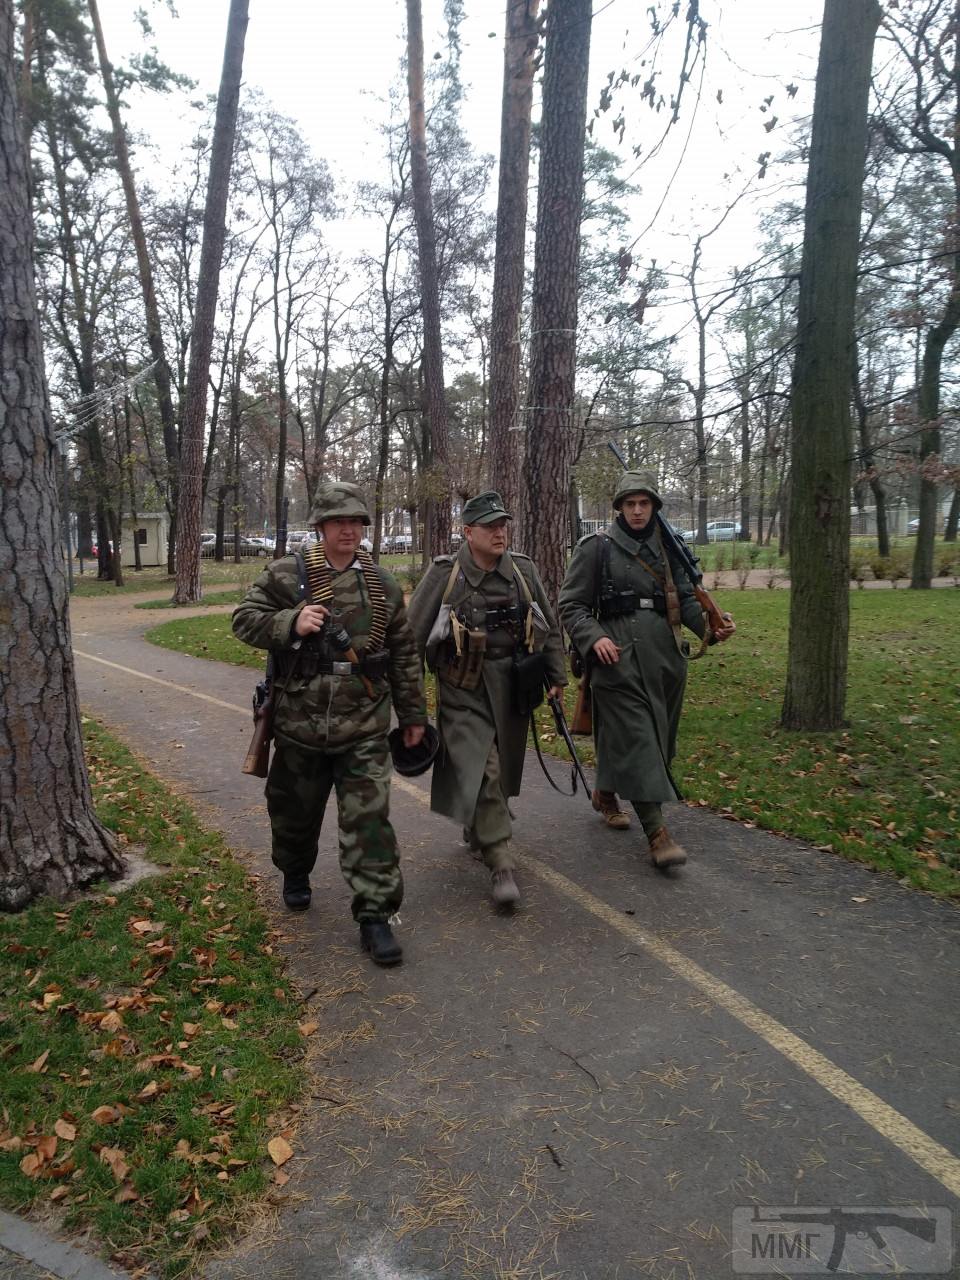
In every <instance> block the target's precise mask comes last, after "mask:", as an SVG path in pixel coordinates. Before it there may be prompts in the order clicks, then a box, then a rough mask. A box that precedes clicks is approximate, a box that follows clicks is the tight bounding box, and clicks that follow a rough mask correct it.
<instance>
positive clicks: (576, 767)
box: [530, 678, 590, 800]
mask: <svg viewBox="0 0 960 1280" xmlns="http://www.w3.org/2000/svg"><path fill="white" fill-rule="evenodd" d="M544 688H545V689H549V688H550V686H549V684H548V683H547V681H546V678H544ZM547 703H548V705H549V707H550V710H551V711H552V712H553V723H554V724H555V725H556V726H557V733H559V735H560V737H561V738H562V739H563V741H564V742H565V743H566V747H567V750H568V751H569V752H570V790H569V792H567V791H564V790H563V789H562V788H561V787H558V786H557V784H556V783H555V782H554V780H553V778H551V777H550V771H549V770H548V769H547V763H546V761H545V760H544V758H543V752H542V751H541V750H540V739H539V738H538V737H537V721H536V718H535V717H534V714H533V712H532V711H531V712H530V730H531V732H532V733H533V745H534V747H535V748H536V751H537V759H538V760H539V761H540V768H541V769H542V770H543V776H544V777H545V778H546V780H547V781H548V782H549V783H550V785H551V787H553V789H554V791H559V792H560V794H561V795H563V796H565V795H571V796H575V795H576V794H577V778H578V777H579V779H580V781H581V782H582V783H583V791H584V794H585V795H586V797H587V799H588V800H589V799H590V783H589V782H587V777H586V774H585V773H584V772H583V765H582V764H581V763H580V757H579V756H578V755H577V748H576V747H575V746H574V742H573V739H572V738H571V737H570V730H569V729H568V728H567V717H566V716H565V715H564V713H563V703H562V702H561V701H560V699H559V698H547Z"/></svg>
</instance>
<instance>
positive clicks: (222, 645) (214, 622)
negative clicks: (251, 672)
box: [144, 614, 267, 671]
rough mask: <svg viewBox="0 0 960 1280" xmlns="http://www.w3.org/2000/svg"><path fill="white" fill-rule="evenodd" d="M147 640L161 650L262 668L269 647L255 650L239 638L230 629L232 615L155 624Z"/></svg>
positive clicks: (182, 619) (238, 665) (147, 634)
mask: <svg viewBox="0 0 960 1280" xmlns="http://www.w3.org/2000/svg"><path fill="white" fill-rule="evenodd" d="M144 639H145V640H149V641H150V643H151V644H156V645H159V646H160V648H161V649H174V650H176V651H177V652H178V653H189V654H190V655H191V656H192V657H194V658H212V659H213V660H214V661H216V662H231V663H233V665H234V666H237V667H253V668H254V669H255V670H258V671H262V670H263V667H264V664H265V662H266V659H267V655H266V652H265V650H263V649H251V648H250V646H249V645H247V644H243V643H242V642H241V641H240V640H237V639H236V637H235V636H234V634H233V632H232V631H231V630H230V618H229V615H225V614H216V615H214V616H213V617H206V618H205V617H203V616H202V615H201V616H200V617H198V618H174V619H173V621H172V622H163V623H161V624H160V626H159V627H152V628H151V630H149V631H148V632H147V633H146V635H145V636H144Z"/></svg>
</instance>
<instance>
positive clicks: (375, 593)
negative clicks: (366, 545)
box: [303, 542, 387, 653]
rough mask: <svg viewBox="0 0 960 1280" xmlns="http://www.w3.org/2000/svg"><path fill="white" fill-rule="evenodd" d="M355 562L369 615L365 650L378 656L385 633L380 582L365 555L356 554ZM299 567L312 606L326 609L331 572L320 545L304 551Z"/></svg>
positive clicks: (331, 597)
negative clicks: (364, 589)
mask: <svg viewBox="0 0 960 1280" xmlns="http://www.w3.org/2000/svg"><path fill="white" fill-rule="evenodd" d="M357 560H358V561H359V564H360V572H361V573H362V575H363V581H364V583H365V584H366V588H367V595H368V596H369V597H370V607H371V610H372V613H373V617H372V620H371V623H370V632H369V635H368V638H367V646H366V648H367V652H368V653H378V652H379V651H380V650H381V649H382V648H383V641H384V636H385V635H386V630H387V599H386V596H385V594H384V590H383V581H382V580H381V578H380V574H379V573H378V572H377V566H376V565H375V564H374V563H373V560H372V559H371V557H370V553H369V552H368V551H364V550H362V549H361V550H359V551H358V552H357ZM303 564H304V569H305V570H306V575H307V583H308V585H309V588H310V597H311V599H312V601H313V603H314V604H322V605H326V604H327V603H328V602H329V601H331V600H332V599H333V570H332V569H331V568H330V565H329V563H328V562H327V553H326V549H325V547H324V545H323V543H322V542H314V543H311V544H310V546H309V547H307V549H306V551H304V552H303Z"/></svg>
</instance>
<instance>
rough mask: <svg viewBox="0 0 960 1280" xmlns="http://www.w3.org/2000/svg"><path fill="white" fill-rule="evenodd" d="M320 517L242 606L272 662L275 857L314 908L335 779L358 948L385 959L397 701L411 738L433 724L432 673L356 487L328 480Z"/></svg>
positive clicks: (293, 891) (293, 890) (290, 899)
mask: <svg viewBox="0 0 960 1280" xmlns="http://www.w3.org/2000/svg"><path fill="white" fill-rule="evenodd" d="M309 523H310V524H312V525H314V526H316V528H317V532H318V534H319V535H320V536H321V537H322V538H323V542H322V544H313V545H310V544H304V545H305V548H306V550H305V552H304V553H303V554H302V555H288V556H284V557H283V558H282V559H280V560H275V561H274V562H273V563H272V564H271V565H270V566H269V567H268V568H267V569H266V571H265V572H264V573H261V574H260V576H259V578H258V579H257V580H256V582H255V583H254V584H253V586H252V587H251V588H250V590H249V591H248V592H247V594H246V596H245V597H244V599H243V601H242V603H241V604H239V605H238V606H237V608H236V609H235V610H234V613H233V630H234V634H235V635H237V636H238V637H239V638H240V639H241V640H243V641H245V642H246V643H247V644H251V645H255V646H256V647H257V648H260V649H269V650H270V651H271V653H272V654H273V658H274V663H275V667H276V672H275V677H274V678H275V682H276V683H275V688H276V690H277V692H276V697H275V712H274V723H273V729H274V742H275V751H274V756H273V762H272V764H271V766H270V773H269V776H268V778H267V787H266V796H267V808H268V810H269V813H270V825H271V828H272V831H273V861H274V864H275V865H276V866H277V867H279V869H280V870H281V871H282V872H283V901H284V903H285V904H286V905H287V907H288V908H289V909H290V910H291V911H305V910H306V909H307V907H309V905H310V872H311V871H312V870H313V866H314V863H315V862H316V859H317V841H318V838H319V835H320V825H321V823H322V821H323V811H324V808H325V807H326V803H327V799H328V797H329V795H330V791H331V788H336V793H337V809H338V816H339V823H340V869H341V871H342V872H343V875H344V878H345V880H346V881H347V884H349V886H350V888H351V889H352V890H353V916H354V919H355V920H357V921H358V922H359V924H360V938H361V943H362V945H363V947H364V949H365V950H366V951H369V952H370V954H371V956H372V958H373V959H374V960H375V961H376V962H377V963H378V964H396V963H398V962H399V960H400V959H401V957H402V954H403V953H402V951H401V948H400V945H399V943H398V942H397V941H396V939H395V938H394V936H393V933H392V930H391V928H390V924H389V917H390V916H391V915H392V914H393V913H394V912H395V911H396V910H397V909H398V908H399V906H400V902H401V900H402V898H403V880H402V877H401V874H400V863H399V854H398V850H397V840H396V836H395V835H394V832H393V827H392V826H391V825H390V820H389V817H388V813H389V801H390V751H389V748H388V744H387V732H388V730H389V728H390V702H391V699H392V700H393V705H394V707H395V708H396V712H397V718H398V719H399V722H400V727H401V729H402V730H403V739H404V745H405V746H406V747H408V748H410V747H414V746H416V745H417V744H418V743H419V742H420V740H421V739H422V737H423V732H424V725H425V724H426V722H427V715H426V703H425V700H424V694H423V679H422V670H421V664H420V660H419V656H418V654H417V649H416V644H415V642H414V639H413V636H412V634H411V631H410V627H409V625H408V623H407V617H406V610H405V608H404V603H403V593H402V592H401V590H400V587H399V585H398V583H397V582H396V580H395V579H394V578H393V577H391V575H390V574H389V573H387V572H386V570H384V569H381V568H380V567H379V566H378V565H374V563H373V561H372V560H371V559H370V557H369V555H368V554H367V553H366V552H365V551H358V548H359V546H360V539H361V537H362V535H363V528H364V525H368V524H369V523H370V516H369V514H368V512H367V504H366V502H365V500H364V497H363V494H362V493H361V491H360V490H359V488H357V486H356V485H352V484H325V485H322V486H321V487H320V489H319V491H318V493H317V497H316V503H315V506H314V510H313V512H312V514H311V516H310V521H309Z"/></svg>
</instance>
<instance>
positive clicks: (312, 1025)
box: [297, 1022, 320, 1036]
mask: <svg viewBox="0 0 960 1280" xmlns="http://www.w3.org/2000/svg"><path fill="white" fill-rule="evenodd" d="M319 1028H320V1023H319V1022H298V1023H297V1030H298V1031H299V1032H300V1034H301V1035H302V1036H312V1035H313V1033H314V1032H315V1031H318V1030H319Z"/></svg>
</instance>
